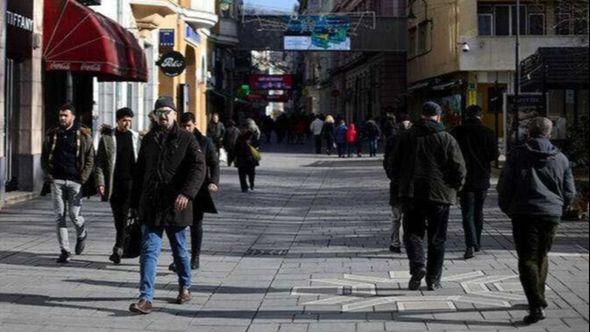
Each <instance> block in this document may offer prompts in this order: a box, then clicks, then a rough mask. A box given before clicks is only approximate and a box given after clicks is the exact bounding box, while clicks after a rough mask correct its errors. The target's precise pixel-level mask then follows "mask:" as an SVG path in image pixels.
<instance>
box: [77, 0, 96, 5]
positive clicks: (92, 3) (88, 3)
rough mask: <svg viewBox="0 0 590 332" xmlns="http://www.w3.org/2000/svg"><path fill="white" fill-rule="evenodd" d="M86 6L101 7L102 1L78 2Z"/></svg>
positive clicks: (85, 0)
mask: <svg viewBox="0 0 590 332" xmlns="http://www.w3.org/2000/svg"><path fill="white" fill-rule="evenodd" d="M77 1H78V2H79V3H81V4H83V5H84V6H100V2H101V0H77Z"/></svg>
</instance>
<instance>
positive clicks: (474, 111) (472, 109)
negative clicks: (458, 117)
mask: <svg viewBox="0 0 590 332" xmlns="http://www.w3.org/2000/svg"><path fill="white" fill-rule="evenodd" d="M481 114H482V110H481V107H479V106H477V105H471V106H468V107H467V109H466V110H465V115H467V117H469V118H474V117H477V116H481Z"/></svg>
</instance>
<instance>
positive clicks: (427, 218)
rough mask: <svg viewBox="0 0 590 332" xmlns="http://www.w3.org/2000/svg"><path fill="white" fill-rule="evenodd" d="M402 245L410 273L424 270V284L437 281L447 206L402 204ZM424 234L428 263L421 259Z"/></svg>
mask: <svg viewBox="0 0 590 332" xmlns="http://www.w3.org/2000/svg"><path fill="white" fill-rule="evenodd" d="M403 210H404V221H403V227H404V245H405V247H406V252H407V253H408V259H409V260H410V273H411V274H412V275H414V274H416V273H417V272H418V271H420V270H426V282H428V283H434V282H438V281H440V279H441V277H442V268H443V263H444V260H445V243H446V240H447V226H448V224H449V206H448V205H443V204H437V203H432V202H427V201H418V200H414V201H411V202H407V203H406V204H404V208H403ZM425 233H427V234H428V262H427V263H426V257H425V256H424V245H423V241H424V235H425Z"/></svg>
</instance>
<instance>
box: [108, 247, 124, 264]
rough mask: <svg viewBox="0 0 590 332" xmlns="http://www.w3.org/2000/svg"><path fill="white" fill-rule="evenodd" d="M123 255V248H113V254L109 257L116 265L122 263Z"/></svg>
mask: <svg viewBox="0 0 590 332" xmlns="http://www.w3.org/2000/svg"><path fill="white" fill-rule="evenodd" d="M121 256H123V250H121V249H118V248H113V254H112V255H111V256H110V257H109V260H110V261H111V262H113V263H115V265H119V264H121Z"/></svg>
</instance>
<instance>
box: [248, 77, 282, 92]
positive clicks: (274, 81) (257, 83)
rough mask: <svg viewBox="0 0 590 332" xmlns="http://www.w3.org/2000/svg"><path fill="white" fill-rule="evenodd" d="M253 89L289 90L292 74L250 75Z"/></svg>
mask: <svg viewBox="0 0 590 332" xmlns="http://www.w3.org/2000/svg"><path fill="white" fill-rule="evenodd" d="M249 83H250V87H251V88H252V89H253V90H291V89H293V75H250V79H249Z"/></svg>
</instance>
